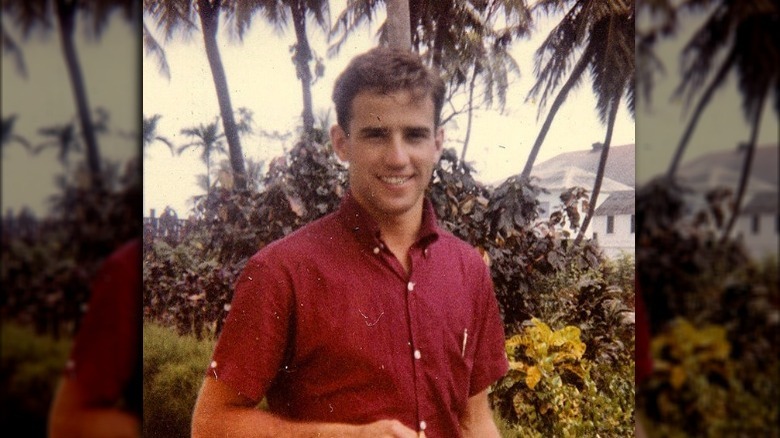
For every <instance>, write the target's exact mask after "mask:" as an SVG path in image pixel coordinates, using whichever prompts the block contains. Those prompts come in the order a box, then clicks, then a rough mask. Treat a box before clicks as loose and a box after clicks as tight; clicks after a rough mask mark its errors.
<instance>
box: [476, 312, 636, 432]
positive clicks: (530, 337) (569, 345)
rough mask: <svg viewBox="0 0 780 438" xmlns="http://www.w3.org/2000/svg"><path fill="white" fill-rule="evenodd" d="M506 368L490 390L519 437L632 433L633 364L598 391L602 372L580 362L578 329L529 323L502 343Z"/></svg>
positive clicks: (584, 348)
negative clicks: (595, 376) (595, 377)
mask: <svg viewBox="0 0 780 438" xmlns="http://www.w3.org/2000/svg"><path fill="white" fill-rule="evenodd" d="M506 349H507V356H508V357H509V360H510V370H509V372H508V373H507V375H506V376H505V377H504V378H502V379H501V380H499V381H498V382H497V383H496V384H495V385H494V388H493V391H492V392H491V401H492V404H493V406H494V408H495V409H496V410H497V412H498V413H499V414H500V415H501V417H502V418H504V419H505V420H506V421H507V422H508V423H509V424H510V425H512V426H513V428H514V429H515V431H516V432H517V436H528V437H544V436H564V437H569V436H597V435H599V436H627V435H629V434H631V433H633V398H634V392H633V382H632V379H631V373H632V371H633V370H632V369H631V368H633V367H632V366H630V367H625V366H624V367H623V368H622V369H620V370H619V371H620V373H619V374H613V377H612V378H611V379H607V381H608V382H609V383H608V385H607V386H605V387H603V388H601V387H598V386H597V383H596V382H595V381H594V380H593V379H592V378H591V374H592V373H594V372H600V371H601V370H600V369H599V368H598V367H596V366H595V365H594V363H593V362H591V361H589V360H587V359H585V358H584V353H585V351H586V346H585V343H583V342H582V341H581V340H580V330H579V329H578V328H577V327H574V326H566V327H564V328H562V329H560V330H556V331H553V330H552V329H550V327H548V326H547V324H545V323H544V322H542V321H540V320H538V319H533V320H531V322H530V324H528V325H526V327H525V328H524V330H523V331H522V333H520V334H517V335H515V336H513V337H511V338H509V339H508V340H507V341H506Z"/></svg>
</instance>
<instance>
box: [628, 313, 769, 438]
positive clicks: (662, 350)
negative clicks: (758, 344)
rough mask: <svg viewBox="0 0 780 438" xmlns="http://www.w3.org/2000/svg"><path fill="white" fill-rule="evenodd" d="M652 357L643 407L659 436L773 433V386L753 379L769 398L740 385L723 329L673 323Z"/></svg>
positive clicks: (764, 377)
mask: <svg viewBox="0 0 780 438" xmlns="http://www.w3.org/2000/svg"><path fill="white" fill-rule="evenodd" d="M652 353H653V359H654V361H655V367H654V368H655V369H654V372H653V375H652V376H651V378H650V380H649V382H648V383H647V384H646V387H645V389H644V396H643V402H642V404H643V405H644V411H645V413H646V414H647V415H648V417H649V418H650V419H651V420H652V421H651V423H650V424H651V425H652V426H651V429H654V430H656V432H657V433H659V434H663V435H664V436H669V435H674V436H702V435H704V436H735V435H745V434H747V435H751V436H767V435H766V434H767V433H771V431H772V430H774V431H775V432H776V429H775V428H776V427H777V419H778V408H777V404H776V403H771V402H769V400H770V399H768V398H764V397H765V396H769V397H771V396H772V395H774V396H775V397H776V396H777V382H776V380H775V381H774V382H773V381H772V379H771V378H769V379H767V377H769V376H767V375H766V374H759V375H756V376H753V378H755V379H757V380H758V381H760V382H761V386H763V389H764V390H767V389H768V388H772V387H773V388H774V389H769V391H770V392H772V393H773V394H760V393H759V394H756V393H754V392H753V391H751V390H749V388H746V387H745V386H744V385H743V384H742V383H741V381H740V379H739V378H738V371H737V370H738V369H739V368H740V364H739V363H738V362H735V361H734V360H733V359H732V346H731V343H730V342H729V341H728V339H727V330H726V329H725V328H724V327H722V326H717V325H707V326H704V327H702V328H696V327H695V326H693V325H692V324H691V323H690V322H689V321H687V320H685V319H682V318H680V319H677V320H675V321H674V322H673V323H672V324H670V325H669V326H668V327H667V329H666V330H665V331H664V332H662V333H661V334H659V335H658V336H656V337H655V338H654V339H653V341H652ZM770 362H771V363H772V364H773V366H772V369H771V370H770V372H771V373H773V374H774V375H775V376H777V372H778V370H779V369H778V360H777V359H774V360H771V361H770ZM770 376H771V374H770ZM775 379H776V377H775ZM767 385H768V387H767ZM772 400H776V399H772Z"/></svg>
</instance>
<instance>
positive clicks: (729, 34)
mask: <svg viewBox="0 0 780 438" xmlns="http://www.w3.org/2000/svg"><path fill="white" fill-rule="evenodd" d="M699 3H702V4H687V3H684V4H683V5H682V8H683V9H684V10H685V9H696V8H701V7H703V6H704V7H707V6H708V7H710V11H709V16H708V18H707V20H706V21H705V22H704V24H703V25H702V26H701V27H700V28H699V29H698V30H697V31H696V32H695V33H694V35H693V36H692V38H691V39H690V41H689V42H688V44H686V46H685V47H684V49H683V52H682V61H683V70H682V80H681V83H680V85H679V87H678V88H677V90H676V91H675V94H676V95H677V96H679V97H684V99H685V101H686V103H691V102H692V101H693V100H694V99H695V98H696V97H697V96H698V101H697V102H696V106H695V108H694V110H693V113H692V114H691V118H690V119H689V121H688V123H687V125H686V127H685V131H684V132H683V135H682V136H681V138H680V141H679V143H678V144H677V148H676V150H675V154H674V157H673V158H672V161H671V163H670V165H669V169H668V170H667V173H666V177H667V178H668V179H674V178H675V176H676V174H677V171H678V169H679V166H680V163H681V162H682V157H683V155H684V153H685V150H686V148H687V145H688V143H689V141H690V139H691V137H692V135H693V132H694V130H695V128H696V126H697V124H698V121H699V119H700V117H701V115H702V113H703V112H704V109H705V108H706V107H707V106H708V105H709V103H710V101H711V98H712V96H713V95H714V93H715V91H716V90H718V89H719V88H722V87H723V85H724V83H725V80H726V78H727V77H728V75H729V74H730V73H732V72H734V73H735V74H736V75H737V78H738V88H739V90H740V92H741V94H742V112H743V115H744V116H745V118H746V119H747V120H748V121H749V122H750V125H751V132H750V137H749V140H748V142H747V143H745V144H744V146H743V150H744V151H745V158H744V162H743V166H742V173H741V175H740V180H739V184H738V187H737V195H736V198H735V201H734V207H733V211H732V214H731V217H730V218H729V221H728V222H727V224H726V226H725V228H724V230H723V235H722V238H723V239H724V240H725V239H727V238H728V236H729V234H730V233H731V230H732V229H733V227H734V224H735V223H736V219H737V217H738V215H739V212H740V210H741V206H742V202H743V198H744V195H745V191H746V186H747V180H748V174H749V172H750V168H751V166H752V162H753V155H754V151H755V147H756V138H757V136H758V131H759V127H760V122H761V116H762V114H763V109H764V106H765V105H766V102H767V100H769V99H771V95H772V94H774V100H775V111H780V41H779V40H778V34H777V28H778V25H780V18H779V17H780V6H778V3H777V2H772V1H763V0H750V1H728V0H710V1H705V2H699ZM708 79H709V83H708V84H707V85H706V87H705V88H703V89H702V87H704V84H705V83H707V80H708Z"/></svg>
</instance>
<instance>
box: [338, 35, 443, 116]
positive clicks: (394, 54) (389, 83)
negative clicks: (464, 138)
mask: <svg viewBox="0 0 780 438" xmlns="http://www.w3.org/2000/svg"><path fill="white" fill-rule="evenodd" d="M366 90H370V91H376V92H378V93H392V92H396V91H400V90H410V91H413V92H415V94H417V95H418V96H419V97H425V96H430V97H431V98H432V99H433V120H434V123H435V126H439V122H440V121H441V120H440V119H441V108H442V105H443V104H444V81H443V80H442V79H441V77H440V76H439V75H438V74H436V73H435V72H434V71H432V70H431V69H429V68H428V67H426V66H425V64H423V62H422V60H421V59H420V57H419V56H418V55H417V54H416V53H413V52H411V51H409V50H401V49H391V48H388V47H376V48H374V49H371V50H369V51H368V52H366V53H363V54H362V55H358V56H356V57H355V58H353V59H352V61H350V63H349V65H348V66H347V68H346V69H345V70H344V71H343V72H342V73H341V74H340V75H339V77H338V78H337V79H336V83H335V85H334V86H333V103H335V104H336V119H337V120H338V123H339V125H340V126H341V128H342V129H344V131H348V129H349V122H350V120H351V119H352V100H353V99H354V98H355V96H357V95H358V93H360V92H361V91H366Z"/></svg>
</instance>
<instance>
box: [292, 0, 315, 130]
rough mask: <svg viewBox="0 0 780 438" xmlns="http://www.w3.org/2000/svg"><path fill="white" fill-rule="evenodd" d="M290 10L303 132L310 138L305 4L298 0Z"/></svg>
mask: <svg viewBox="0 0 780 438" xmlns="http://www.w3.org/2000/svg"><path fill="white" fill-rule="evenodd" d="M290 10H291V13H292V18H293V26H294V27H295V38H296V40H297V44H296V50H295V58H294V62H295V70H296V72H297V73H298V79H300V81H301V89H302V91H303V115H302V117H303V132H304V134H305V135H306V137H307V138H310V136H311V133H312V132H314V110H313V108H312V98H311V70H310V69H309V62H311V59H312V55H311V47H310V46H309V38H308V37H307V35H306V5H304V4H303V2H302V1H301V0H298V1H296V2H294V3H293V4H292V5H291V6H290Z"/></svg>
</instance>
